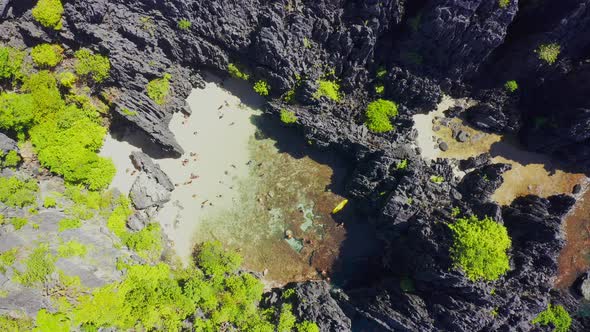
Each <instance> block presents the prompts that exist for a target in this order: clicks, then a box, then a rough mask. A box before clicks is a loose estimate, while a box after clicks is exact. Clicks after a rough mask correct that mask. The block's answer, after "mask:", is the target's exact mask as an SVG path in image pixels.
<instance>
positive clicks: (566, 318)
mask: <svg viewBox="0 0 590 332" xmlns="http://www.w3.org/2000/svg"><path fill="white" fill-rule="evenodd" d="M532 323H533V324H539V325H543V326H547V325H553V331H554V332H567V331H568V330H569V328H570V325H572V318H571V317H570V315H569V314H568V312H567V310H565V308H564V307H563V306H560V305H556V306H552V305H551V303H549V305H548V306H547V309H545V310H544V311H543V312H541V313H540V314H539V315H538V316H537V317H535V319H533V321H532Z"/></svg>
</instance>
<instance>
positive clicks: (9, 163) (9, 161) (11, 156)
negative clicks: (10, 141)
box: [0, 150, 21, 167]
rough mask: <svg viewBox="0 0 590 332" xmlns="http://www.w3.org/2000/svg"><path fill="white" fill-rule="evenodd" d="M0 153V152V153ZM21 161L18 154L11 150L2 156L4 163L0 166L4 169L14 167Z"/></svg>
mask: <svg viewBox="0 0 590 332" xmlns="http://www.w3.org/2000/svg"><path fill="white" fill-rule="evenodd" d="M0 152H2V151H0ZM0 157H1V156H0ZM20 161H21V157H20V156H19V155H18V152H16V151H14V150H11V151H8V153H7V154H6V155H5V156H4V162H3V163H2V165H3V166H4V167H16V166H18V164H19V163H20Z"/></svg>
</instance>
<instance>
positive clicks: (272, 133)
mask: <svg viewBox="0 0 590 332" xmlns="http://www.w3.org/2000/svg"><path fill="white" fill-rule="evenodd" d="M252 122H253V123H254V124H255V125H256V127H257V128H258V132H257V139H265V138H271V139H273V140H274V141H275V142H276V143H275V144H276V147H277V149H278V150H279V153H288V154H289V155H290V156H291V157H293V158H295V159H301V158H305V157H309V158H311V159H312V160H314V161H315V162H317V163H319V164H324V165H328V166H329V167H330V168H331V169H332V170H333V173H332V177H331V181H330V184H329V185H328V186H327V187H326V188H325V190H326V191H331V192H333V193H335V194H337V195H340V196H343V197H346V194H347V192H346V188H345V186H346V182H347V180H348V178H349V176H350V174H351V172H352V171H353V167H354V164H353V162H352V161H350V160H347V159H346V158H343V157H342V156H341V155H339V154H337V153H335V152H332V151H328V150H321V149H318V148H317V147H314V146H313V145H310V144H309V143H308V142H307V141H306V140H305V138H304V136H303V134H302V133H301V131H300V130H299V129H298V128H296V127H291V126H285V125H283V124H282V123H281V121H280V120H279V119H277V118H276V117H273V116H271V115H269V114H262V115H259V116H253V117H252ZM331 208H333V207H331ZM331 218H332V220H333V221H334V222H335V223H337V224H339V225H342V227H344V229H345V231H346V237H345V239H344V241H343V242H341V243H340V250H339V252H340V254H339V257H338V258H337V259H336V260H335V262H334V264H333V268H332V276H331V278H332V282H333V283H334V284H335V285H337V286H339V287H342V288H347V287H353V286H357V285H365V284H367V283H368V282H369V281H370V280H369V277H370V276H371V275H374V274H373V273H371V271H375V269H376V268H377V266H378V262H375V258H376V257H378V253H379V250H380V246H379V243H380V242H379V240H378V239H377V236H376V230H375V228H374V227H373V226H372V225H371V224H370V223H368V220H367V218H366V217H365V216H363V215H362V214H361V213H360V212H359V211H358V210H357V209H356V208H355V202H354V201H351V202H349V204H347V205H346V207H345V208H344V209H343V210H342V211H340V212H338V213H337V214H332V215H331Z"/></svg>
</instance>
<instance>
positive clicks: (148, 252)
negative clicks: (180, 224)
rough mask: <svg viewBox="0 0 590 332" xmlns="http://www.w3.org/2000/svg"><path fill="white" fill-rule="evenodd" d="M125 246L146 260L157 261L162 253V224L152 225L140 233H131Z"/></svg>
mask: <svg viewBox="0 0 590 332" xmlns="http://www.w3.org/2000/svg"><path fill="white" fill-rule="evenodd" d="M125 244H126V245H127V246H128V247H129V249H131V250H133V251H135V252H137V253H138V254H139V256H140V257H143V258H145V259H157V258H159V257H160V253H161V252H162V233H161V229H160V224H158V223H152V224H149V225H148V226H147V227H145V228H144V229H142V230H141V231H139V232H135V233H131V234H129V236H128V237H127V239H126V241H125Z"/></svg>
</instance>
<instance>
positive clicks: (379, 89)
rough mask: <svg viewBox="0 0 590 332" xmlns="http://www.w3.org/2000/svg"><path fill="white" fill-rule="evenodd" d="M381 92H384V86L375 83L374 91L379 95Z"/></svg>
mask: <svg viewBox="0 0 590 332" xmlns="http://www.w3.org/2000/svg"><path fill="white" fill-rule="evenodd" d="M383 92H385V86H384V85H383V84H377V85H375V93H377V94H379V95H380V94H383Z"/></svg>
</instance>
